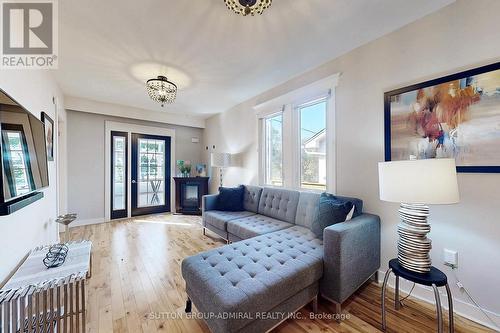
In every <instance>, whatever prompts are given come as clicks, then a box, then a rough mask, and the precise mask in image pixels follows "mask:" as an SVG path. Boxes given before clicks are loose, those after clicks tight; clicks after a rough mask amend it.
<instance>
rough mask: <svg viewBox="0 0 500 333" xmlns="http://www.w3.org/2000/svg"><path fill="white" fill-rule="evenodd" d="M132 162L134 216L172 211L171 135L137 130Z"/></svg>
mask: <svg viewBox="0 0 500 333" xmlns="http://www.w3.org/2000/svg"><path fill="white" fill-rule="evenodd" d="M132 163H133V164H132V165H133V169H132V179H133V181H132V215H133V216H135V215H143V214H152V213H159V212H165V211H170V137H163V136H154V135H144V134H135V133H133V134H132ZM134 182H135V183H134Z"/></svg>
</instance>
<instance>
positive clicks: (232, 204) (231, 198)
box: [216, 185, 245, 212]
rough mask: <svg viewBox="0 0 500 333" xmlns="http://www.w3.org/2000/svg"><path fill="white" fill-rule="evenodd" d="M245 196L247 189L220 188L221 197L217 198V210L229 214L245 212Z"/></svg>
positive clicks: (242, 187) (239, 187)
mask: <svg viewBox="0 0 500 333" xmlns="http://www.w3.org/2000/svg"><path fill="white" fill-rule="evenodd" d="M244 195H245V187H244V186H243V185H240V186H238V187H219V195H218V196H217V204H216V206H217V210H223V211H228V212H239V211H242V210H245V209H244V208H243V197H244Z"/></svg>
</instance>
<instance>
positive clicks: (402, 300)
mask: <svg viewBox="0 0 500 333" xmlns="http://www.w3.org/2000/svg"><path fill="white" fill-rule="evenodd" d="M414 288H415V282H413V286H412V287H411V289H410V292H409V293H408V295H406V296H405V297H404V298H402V299H401V300H400V301H399V303H400V304H401V305H402V306H404V303H403V302H404V301H406V299H407V298H408V297H410V296H411V293H412V292H413V289H414Z"/></svg>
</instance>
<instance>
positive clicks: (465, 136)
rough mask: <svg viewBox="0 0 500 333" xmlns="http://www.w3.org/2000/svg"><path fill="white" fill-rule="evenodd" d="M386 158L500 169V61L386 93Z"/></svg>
mask: <svg viewBox="0 0 500 333" xmlns="http://www.w3.org/2000/svg"><path fill="white" fill-rule="evenodd" d="M384 98H385V160H386V161H397V160H408V159H411V158H416V159H427V158H455V160H456V165H457V171H458V172H483V173H490V172H491V173H498V172H500V62H498V63H495V64H491V65H487V66H483V67H479V68H476V69H472V70H468V71H465V72H461V73H457V74H453V75H448V76H445V77H442V78H439V79H435V80H430V81H427V82H422V83H419V84H415V85H412V86H409V87H405V88H400V89H396V90H393V91H389V92H386V93H385V96H384Z"/></svg>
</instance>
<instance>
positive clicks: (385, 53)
mask: <svg viewBox="0 0 500 333" xmlns="http://www.w3.org/2000/svg"><path fill="white" fill-rule="evenodd" d="M498 13H500V1H496V0H475V1H467V0H459V1H457V2H456V3H454V4H452V5H450V6H448V7H445V8H444V9H442V10H440V11H438V12H436V13H434V14H431V15H429V16H427V17H425V18H423V19H420V20H418V21H416V22H414V23H412V24H410V25H408V26H406V27H403V28H402V29H400V30H398V31H395V32H393V33H391V34H389V35H386V36H384V37H382V38H380V39H378V40H376V41H373V42H371V43H369V44H366V45H364V46H362V47H360V48H358V49H356V50H354V51H351V52H349V53H348V54H346V55H343V56H341V57H339V58H337V59H335V60H332V61H331V62H328V63H326V64H324V65H322V66H320V67H318V68H316V69H314V70H312V71H310V72H307V73H305V74H303V75H301V76H299V77H297V78H294V79H292V80H290V81H288V82H286V83H284V84H283V85H280V86H278V87H276V88H273V89H272V90H270V91H267V92H265V93H263V94H261V95H259V96H256V97H255V98H253V99H251V100H250V101H247V102H245V103H243V104H241V105H239V106H237V107H235V108H233V109H231V110H229V111H228V112H225V113H222V114H220V115H217V116H214V117H212V118H210V119H207V122H206V130H205V144H206V145H210V146H211V145H213V144H215V145H216V146H217V148H220V149H219V150H228V151H230V152H233V153H242V160H243V168H240V169H231V170H229V171H228V173H227V176H226V178H225V184H226V185H235V184H238V183H254V184H255V183H257V166H258V161H257V159H258V154H257V120H256V116H255V114H254V111H253V110H252V107H253V106H255V105H257V104H259V103H261V102H263V101H266V100H268V99H271V98H275V97H277V96H279V95H282V94H284V93H286V92H287V91H290V90H294V89H297V88H298V87H300V86H303V85H306V84H309V83H311V82H314V81H316V80H319V79H321V78H323V77H326V76H328V75H332V74H335V73H338V72H341V73H342V76H341V78H340V80H339V85H338V87H337V90H336V96H335V98H336V114H337V115H336V117H337V119H336V120H337V121H336V122H337V124H336V130H337V170H336V176H337V179H338V183H337V192H338V193H339V194H344V195H352V196H357V197H360V198H362V199H363V200H364V201H365V205H366V206H365V207H366V211H367V212H372V213H375V214H378V215H380V216H381V218H382V221H383V222H382V262H381V270H382V271H385V269H386V267H387V262H388V260H389V259H390V258H393V257H395V256H396V253H397V252H396V241H397V234H396V224H397V223H398V218H397V205H393V204H388V203H383V202H381V201H380V200H379V198H378V174H377V162H379V161H382V160H383V159H384V122H383V119H384V108H383V107H384V105H383V93H384V92H385V91H389V90H392V89H394V88H398V87H403V86H406V85H409V84H412V83H418V82H421V81H424V80H427V79H431V78H437V77H440V76H442V75H446V74H451V73H454V72H457V71H460V70H464V69H469V68H473V67H476V66H480V65H485V64H489V63H493V62H496V61H499V60H500V58H499V57H500V34H499V33H498V32H499V31H500V20H499V19H498ZM325 42H331V43H334V42H335V41H333V40H332V41H325ZM311 52H314V51H313V50H311ZM499 184H500V175H498V174H489V175H488V174H460V175H459V185H460V190H461V203H460V204H458V205H454V206H441V207H440V206H436V207H432V208H431V209H432V212H431V224H432V232H431V235H430V237H431V238H432V240H433V249H432V253H431V255H432V258H433V259H434V261H433V263H434V265H435V266H437V267H438V268H440V269H442V270H443V271H445V272H446V273H447V274H448V276H449V277H450V281H451V282H452V283H453V282H454V278H453V275H452V273H451V272H450V270H449V269H447V268H446V267H444V266H443V265H442V264H441V261H442V252H443V248H449V249H454V250H457V251H458V252H459V259H460V260H459V265H460V267H459V269H458V271H457V274H458V276H459V277H460V278H461V280H462V282H463V284H464V285H465V286H466V287H467V288H468V289H469V290H470V291H471V293H472V294H473V295H474V296H475V297H476V298H477V300H478V301H479V302H480V303H481V304H482V305H483V306H484V307H485V308H486V309H488V310H490V311H491V312H492V315H493V316H496V320H497V322H499V323H500V315H499V314H500V302H499V301H498V300H499V299H500V288H498V286H497V284H498V282H499V276H500V265H499V264H498V254H499V253H500V241H499V239H500V224H499V223H498V216H499V210H498V202H499V200H500V186H499ZM215 188H216V187H215V186H212V191H213V190H214V189H215ZM403 287H407V286H406V285H404V286H403ZM452 292H453V295H454V298H455V307H456V310H457V312H459V313H462V314H465V315H467V316H469V317H472V318H475V319H476V320H478V321H483V322H484V321H485V320H484V317H483V316H482V315H481V314H480V313H479V312H477V311H476V310H475V309H474V308H473V307H472V306H471V305H470V302H469V300H468V299H467V297H466V296H465V294H464V293H463V292H461V291H459V290H458V289H457V288H456V286H455V285H454V284H453V285H452ZM415 294H416V295H417V296H419V297H423V298H425V299H429V300H430V299H432V294H431V293H430V292H429V291H428V290H426V289H423V288H421V289H417V290H416V292H415ZM493 312H494V313H496V315H494V314H493Z"/></svg>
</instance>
